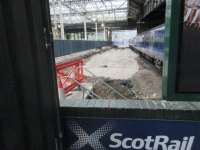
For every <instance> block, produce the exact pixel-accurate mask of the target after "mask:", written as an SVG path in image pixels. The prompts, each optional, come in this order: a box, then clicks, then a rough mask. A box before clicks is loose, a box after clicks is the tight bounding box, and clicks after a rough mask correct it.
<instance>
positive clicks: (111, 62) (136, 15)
mask: <svg viewBox="0 0 200 150" xmlns="http://www.w3.org/2000/svg"><path fill="white" fill-rule="evenodd" d="M151 5H152V6H151ZM164 5H165V2H164V1H157V2H156V3H152V2H150V1H140V0H134V1H130V0H58V1H57V0H50V8H51V9H50V10H51V11H50V12H51V19H52V30H53V35H54V51H55V61H56V69H57V81H58V87H59V88H58V91H59V95H60V100H61V101H67V100H69V99H124V100H128V99H132V100H138V99H140V100H148V99H149V100H159V99H161V95H162V92H161V91H162V88H161V87H162V59H159V58H157V56H158V55H157V54H156V55H155V56H154V55H151V54H149V53H145V52H142V51H141V49H144V46H145V45H143V46H140V47H137V42H136V41H135V39H137V37H138V36H139V35H140V34H142V33H143V32H150V30H152V29H153V28H154V27H157V26H159V25H162V24H163V23H164V19H163V18H164ZM145 7H149V9H150V7H153V8H151V9H152V11H150V12H147V11H149V10H148V9H146V10H145V11H144V12H143V13H144V14H143V13H142V14H143V19H140V18H141V12H142V10H143V9H144V8H145ZM157 11H159V12H160V14H159V15H160V16H161V17H160V18H158V17H157V18H155V21H154V22H153V23H152V22H147V20H148V19H149V16H148V13H152V14H154V13H157ZM152 16H153V17H156V16H154V15H152ZM152 16H151V17H152ZM144 22H145V23H144ZM150 25H151V26H150ZM147 38H148V37H147ZM145 42H148V41H143V43H144V44H145ZM155 42H156V41H155ZM160 44H164V41H161V42H160ZM146 45H148V44H146ZM149 45H154V43H149ZM146 50H147V49H146Z"/></svg>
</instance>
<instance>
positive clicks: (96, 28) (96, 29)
mask: <svg viewBox="0 0 200 150" xmlns="http://www.w3.org/2000/svg"><path fill="white" fill-rule="evenodd" d="M95 31H96V41H97V40H98V24H97V22H96V23H95Z"/></svg>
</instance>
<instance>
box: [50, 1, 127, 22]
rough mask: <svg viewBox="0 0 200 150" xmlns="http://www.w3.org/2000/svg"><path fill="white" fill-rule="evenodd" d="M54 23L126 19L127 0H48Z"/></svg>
mask: <svg viewBox="0 0 200 150" xmlns="http://www.w3.org/2000/svg"><path fill="white" fill-rule="evenodd" d="M49 1H50V12H51V18H52V22H53V23H54V24H58V23H61V22H62V23H64V24H65V25H67V24H69V25H70V24H80V23H83V22H84V21H86V22H100V23H104V22H113V21H125V20H127V19H128V0H49Z"/></svg>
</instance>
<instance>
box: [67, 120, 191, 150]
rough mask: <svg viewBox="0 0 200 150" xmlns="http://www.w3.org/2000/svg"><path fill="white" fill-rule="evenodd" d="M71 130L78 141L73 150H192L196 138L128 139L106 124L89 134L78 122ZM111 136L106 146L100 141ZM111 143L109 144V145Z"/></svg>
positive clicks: (157, 137)
mask: <svg viewBox="0 0 200 150" xmlns="http://www.w3.org/2000/svg"><path fill="white" fill-rule="evenodd" d="M68 125H69V128H70V130H71V131H72V132H73V133H74V134H75V135H76V137H77V138H78V140H77V141H76V142H75V143H74V144H72V145H71V146H70V149H71V150H79V149H82V148H84V147H85V146H86V145H89V146H90V147H91V148H93V149H94V150H109V149H111V150H112V149H113V150H114V149H120V150H123V149H126V150H127V149H130V150H192V147H193V143H194V141H195V136H189V137H182V138H180V139H181V140H177V139H170V137H169V136H166V135H157V136H147V137H146V138H140V137H137V138H133V137H126V136H124V135H123V133H119V132H118V133H117V132H115V133H111V131H112V130H113V125H112V123H110V122H109V123H106V124H105V125H103V126H102V127H101V128H98V129H97V130H96V131H95V132H93V133H91V134H88V133H87V132H86V131H85V130H84V129H83V128H82V127H81V126H80V125H79V124H78V123H77V122H75V121H71V122H70V123H69V124H68ZM107 134H108V135H109V139H106V140H103V141H106V143H107V144H104V145H107V147H106V146H104V145H103V144H102V143H101V142H100V140H101V139H103V138H105V135H107ZM106 137H107V136H106ZM108 143H109V144H108Z"/></svg>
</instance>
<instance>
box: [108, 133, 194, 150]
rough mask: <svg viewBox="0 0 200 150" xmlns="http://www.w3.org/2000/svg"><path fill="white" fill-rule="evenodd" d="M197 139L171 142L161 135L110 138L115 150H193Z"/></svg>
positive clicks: (118, 135)
mask: <svg viewBox="0 0 200 150" xmlns="http://www.w3.org/2000/svg"><path fill="white" fill-rule="evenodd" d="M194 139H195V137H194V136H191V137H183V139H182V140H170V138H169V137H168V136H165V135H159V136H156V137H155V138H153V137H152V136H147V138H145V139H142V138H131V137H125V138H123V134H122V133H113V134H112V135H111V136H110V140H111V141H112V144H110V145H109V147H110V148H113V149H116V148H117V149H134V150H191V149H192V145H193V142H194Z"/></svg>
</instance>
